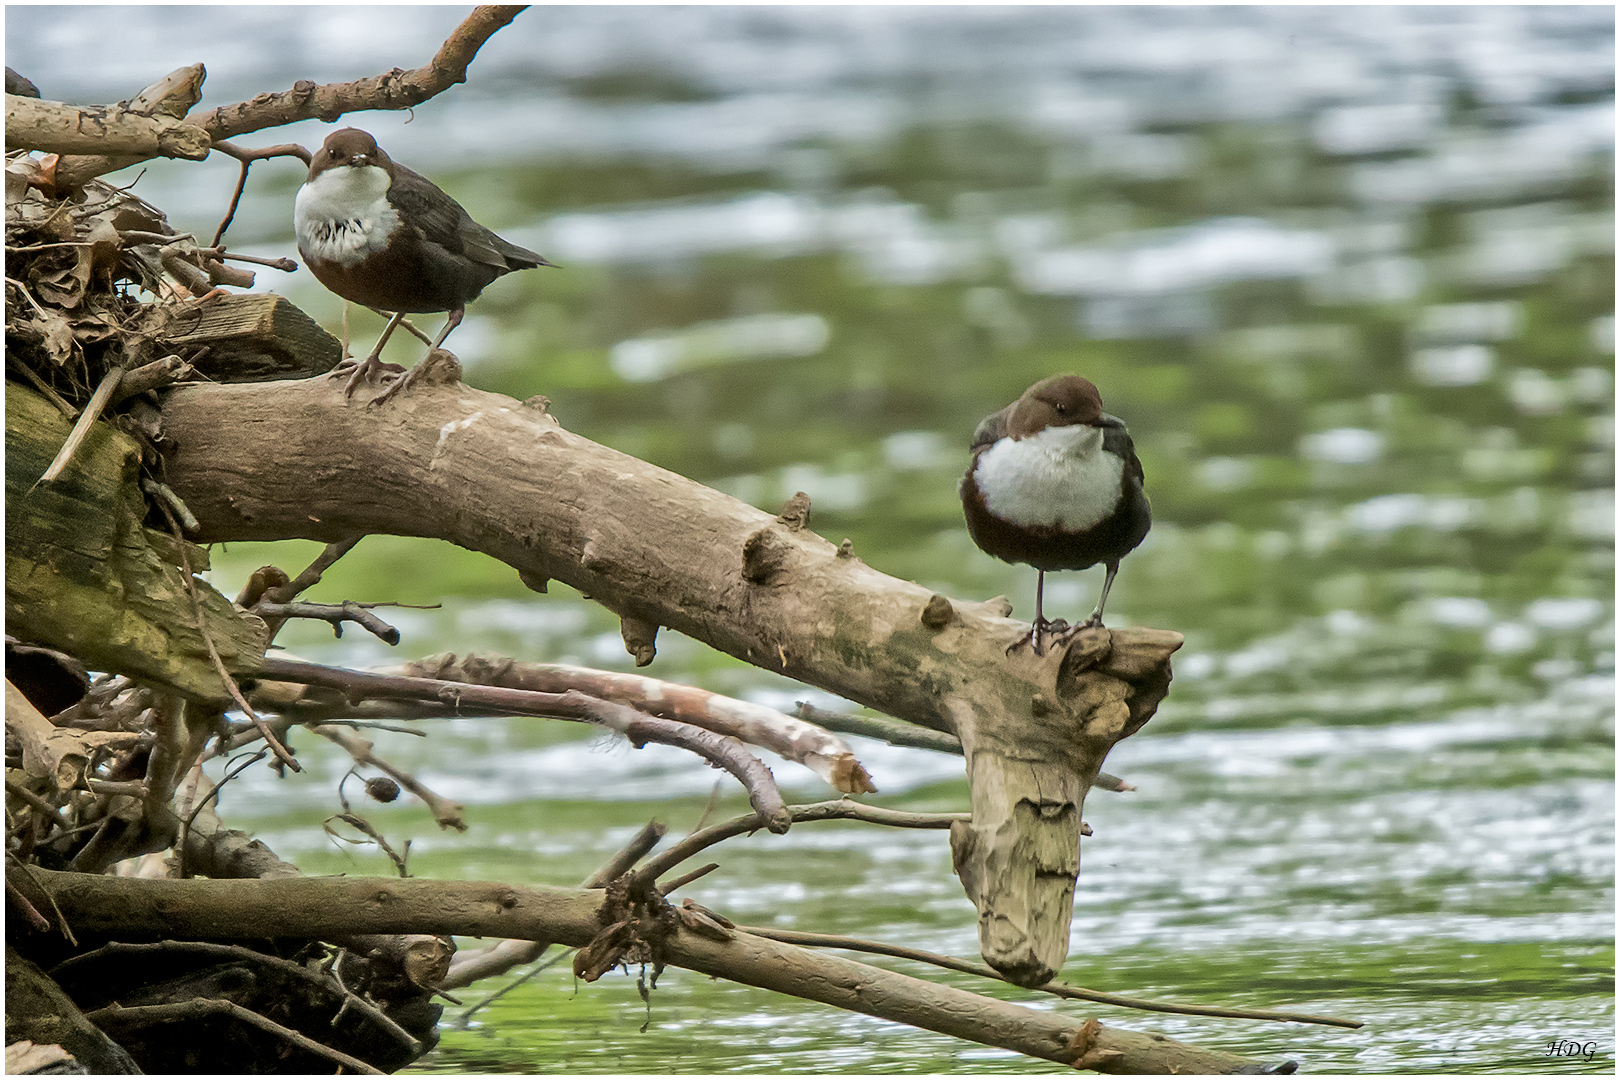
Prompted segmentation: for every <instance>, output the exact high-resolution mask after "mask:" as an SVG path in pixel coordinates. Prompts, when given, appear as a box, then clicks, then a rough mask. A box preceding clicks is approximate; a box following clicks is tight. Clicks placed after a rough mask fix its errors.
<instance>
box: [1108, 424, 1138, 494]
mask: <svg viewBox="0 0 1620 1080" xmlns="http://www.w3.org/2000/svg"><path fill="white" fill-rule="evenodd" d="M1098 423H1099V426H1101V427H1102V429H1103V449H1104V450H1106V451H1108V452H1109V453H1110V454H1113V455H1114V456H1115V457H1117V458H1119V459H1120V460H1121V461H1123V462H1124V463H1125V477H1126V479H1131V478H1134V479H1135V480H1136V484H1137V486H1138V487H1140V486H1141V485H1142V481H1143V480H1144V479H1145V477H1144V476H1143V474H1142V459H1141V458H1139V457H1137V456H1136V444H1135V443H1133V442H1132V441H1131V433H1130V432H1129V431H1127V430H1126V429H1125V421H1123V420H1121V419H1120V418H1119V417H1117V416H1109V415H1108V414H1107V413H1103V414H1102V419H1101V420H1100V421H1098Z"/></svg>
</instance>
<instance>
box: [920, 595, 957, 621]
mask: <svg viewBox="0 0 1620 1080" xmlns="http://www.w3.org/2000/svg"><path fill="white" fill-rule="evenodd" d="M955 614H956V609H955V608H953V607H951V602H950V601H949V600H947V599H946V598H945V597H943V596H941V595H940V594H939V593H935V594H934V595H933V596H930V597H929V598H928V603H926V604H924V605H923V610H922V615H921V619H922V624H923V625H924V626H926V627H928V629H930V630H943V629H945V628H946V627H947V626H949V625H950V624H951V619H952V618H953V617H954V616H955Z"/></svg>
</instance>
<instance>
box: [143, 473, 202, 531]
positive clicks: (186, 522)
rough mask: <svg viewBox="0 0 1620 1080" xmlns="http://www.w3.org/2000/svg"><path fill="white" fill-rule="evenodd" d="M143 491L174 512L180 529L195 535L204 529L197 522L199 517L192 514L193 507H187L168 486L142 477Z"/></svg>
mask: <svg viewBox="0 0 1620 1080" xmlns="http://www.w3.org/2000/svg"><path fill="white" fill-rule="evenodd" d="M141 490H142V491H144V492H146V493H147V494H148V495H150V496H152V498H154V499H156V500H158V501H159V502H160V503H162V504H163V505H164V506H167V507H168V508H169V509H170V510H172V511H174V516H175V517H176V518H177V519H179V521H180V528H181V529H183V530H184V531H186V532H188V533H192V534H193V535H195V534H196V533H197V532H198V531H199V530H201V529H202V525H201V524H199V523H198V521H197V515H196V514H193V513H192V512H191V507H189V506H187V505H186V504H185V501H184V500H183V499H181V498H180V496H178V495H176V494H175V493H174V489H173V488H171V487H170V486H169V485H168V484H165V483H162V482H161V481H158V480H153V479H152V478H151V477H149V476H147V477H142V479H141Z"/></svg>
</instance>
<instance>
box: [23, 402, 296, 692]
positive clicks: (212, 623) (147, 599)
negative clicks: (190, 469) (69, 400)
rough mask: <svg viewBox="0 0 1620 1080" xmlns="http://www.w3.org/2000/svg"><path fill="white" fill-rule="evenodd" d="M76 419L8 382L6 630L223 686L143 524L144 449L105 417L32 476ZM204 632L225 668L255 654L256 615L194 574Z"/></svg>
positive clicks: (194, 687)
mask: <svg viewBox="0 0 1620 1080" xmlns="http://www.w3.org/2000/svg"><path fill="white" fill-rule="evenodd" d="M71 427H72V425H71V424H70V423H69V422H68V421H67V420H66V419H65V418H64V417H63V416H62V414H61V413H59V412H57V411H56V409H54V408H53V407H51V405H50V404H49V403H48V402H47V401H46V400H45V399H44V398H42V397H40V396H39V395H38V394H36V393H34V392H33V391H32V390H29V389H27V388H26V387H23V386H22V385H20V384H18V383H14V382H10V381H7V383H6V629H7V632H8V633H11V634H12V635H14V636H16V637H19V638H22V639H23V640H25V641H33V642H37V643H39V644H42V645H49V646H51V647H53V648H57V649H60V650H62V651H63V652H66V653H70V654H71V655H73V656H76V657H78V658H79V659H80V660H82V661H84V663H85V664H86V665H87V666H88V667H90V668H93V669H95V670H99V671H117V672H122V673H124V674H127V675H132V676H135V677H136V678H139V679H144V680H149V681H151V682H155V683H159V684H162V685H166V686H170V687H173V688H175V689H177V690H180V691H181V692H182V693H185V694H187V695H190V696H192V697H195V698H199V699H204V700H223V699H224V698H225V696H226V695H225V690H224V687H223V685H222V684H221V682H220V678H219V675H218V674H217V672H216V671H215V669H214V665H213V662H212V661H211V660H210V659H209V656H208V651H207V647H206V646H205V645H204V644H203V640H202V636H201V635H200V634H199V633H198V631H197V620H196V615H195V613H194V611H193V609H192V604H191V599H190V597H189V596H188V595H187V593H186V589H185V585H184V581H183V578H182V575H181V570H180V568H179V567H177V566H175V565H174V563H173V562H172V561H170V559H169V558H166V557H165V554H167V555H175V554H178V550H177V547H176V545H174V544H173V543H172V542H171V543H169V544H167V545H165V548H166V551H165V554H160V553H159V551H158V550H157V549H156V548H154V547H153V545H152V544H151V543H150V541H149V537H150V535H151V532H150V530H148V529H147V528H146V527H145V524H144V521H143V519H144V517H145V515H146V500H145V498H144V497H143V496H142V495H141V493H140V489H139V487H138V486H137V482H136V476H137V467H138V465H139V461H140V451H139V449H138V448H137V447H136V445H135V443H134V442H133V441H132V440H130V439H129V437H128V436H126V435H124V434H122V433H121V432H119V431H116V430H114V429H113V428H112V426H111V425H109V424H107V423H105V422H98V423H96V424H95V425H93V426H92V429H91V431H90V434H89V435H88V437H86V439H85V440H84V442H83V443H82V444H80V446H79V448H78V450H77V451H76V452H75V454H74V456H73V460H72V461H71V462H69V463H68V466H67V468H66V470H64V472H63V473H62V475H61V476H60V477H58V478H57V479H56V480H55V481H53V482H51V483H49V484H39V485H38V486H36V481H38V479H39V478H40V476H41V475H42V474H43V473H44V471H45V467H46V466H47V465H48V464H49V463H50V460H51V458H52V456H54V455H55V453H56V450H57V448H58V447H59V446H61V444H62V441H63V440H64V439H66V438H67V435H68V432H69V430H70V429H71ZM196 588H197V591H198V595H199V597H200V598H201V601H202V605H203V612H204V617H205V618H206V619H207V623H208V628H209V633H210V635H211V636H212V638H213V642H214V646H215V647H216V648H217V649H218V650H219V653H220V656H221V658H222V659H223V660H224V662H225V665H226V667H227V668H229V669H230V670H232V671H235V672H242V673H247V672H251V671H253V670H255V669H256V668H257V666H258V664H259V662H260V661H261V660H262V659H263V654H264V644H265V628H264V623H263V622H261V621H260V620H259V619H257V618H255V617H254V616H251V615H246V614H243V613H241V612H238V611H237V610H236V609H235V608H234V607H233V606H232V605H231V602H230V601H229V600H227V599H225V597H223V596H221V595H220V594H219V593H218V592H216V591H214V590H213V589H212V588H210V587H209V586H208V585H206V584H204V583H203V582H201V581H198V582H196Z"/></svg>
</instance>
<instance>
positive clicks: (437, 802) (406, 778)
mask: <svg viewBox="0 0 1620 1080" xmlns="http://www.w3.org/2000/svg"><path fill="white" fill-rule="evenodd" d="M312 730H313V731H314V732H315V734H317V735H319V736H321V737H322V738H323V739H329V740H331V741H332V742H335V743H337V744H338V745H339V746H341V747H343V749H345V750H347V751H348V752H349V756H350V757H352V758H354V760H355V761H357V762H359V763H360V764H362V765H370V766H372V767H373V768H377V769H381V770H382V771H383V772H385V773H387V774H388V775H389V776H392V777H393V778H394V779H395V780H397V781H398V782H399V785H400V787H403V788H404V789H405V790H406V791H409V792H410V793H411V794H412V795H415V796H416V797H417V798H418V799H421V800H422V801H423V802H425V803H427V806H428V809H429V810H431V811H432V812H433V820H434V821H436V822H438V823H439V828H441V829H455V830H456V831H457V832H466V831H467V819H466V818H465V817H463V816H462V811H464V810H466V809H467V808H466V807H465V806H463V805H462V804H461V803H458V802H456V801H454V800H452V799H447V798H445V797H444V796H443V795H440V794H439V793H438V792H436V791H434V790H433V789H432V788H429V787H428V786H427V785H426V784H424V783H422V781H420V780H418V779H417V778H416V777H414V776H412V775H411V774H410V773H408V772H406V771H405V770H403V769H400V768H397V767H395V766H393V765H390V764H389V763H388V762H386V761H384V760H383V759H382V758H380V757H378V756H377V755H376V754H374V753H372V745H371V743H370V741H369V740H366V739H362V738H360V737H359V736H358V735H355V734H354V733H353V732H350V731H344V730H343V729H342V728H339V727H329V726H327V725H325V724H322V725H321V726H320V727H317V728H314V729H312Z"/></svg>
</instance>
